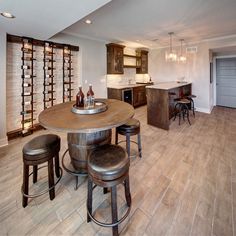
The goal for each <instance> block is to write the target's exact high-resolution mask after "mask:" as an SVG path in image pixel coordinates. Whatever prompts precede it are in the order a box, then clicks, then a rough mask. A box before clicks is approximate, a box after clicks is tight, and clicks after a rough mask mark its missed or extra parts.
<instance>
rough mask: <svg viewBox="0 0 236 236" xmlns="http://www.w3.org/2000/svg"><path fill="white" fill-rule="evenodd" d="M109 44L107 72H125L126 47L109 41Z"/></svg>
mask: <svg viewBox="0 0 236 236" xmlns="http://www.w3.org/2000/svg"><path fill="white" fill-rule="evenodd" d="M106 46H107V74H123V73H124V57H123V55H124V47H125V46H122V45H118V44H114V43H109V44H107V45H106Z"/></svg>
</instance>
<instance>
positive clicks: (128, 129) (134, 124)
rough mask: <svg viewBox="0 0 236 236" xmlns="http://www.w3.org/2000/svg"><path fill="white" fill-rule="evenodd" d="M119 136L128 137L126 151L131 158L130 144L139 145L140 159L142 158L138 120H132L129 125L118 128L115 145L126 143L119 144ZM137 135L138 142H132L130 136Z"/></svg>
mask: <svg viewBox="0 0 236 236" xmlns="http://www.w3.org/2000/svg"><path fill="white" fill-rule="evenodd" d="M118 134H120V135H125V137H126V141H125V142H126V151H127V153H128V156H129V157H130V142H132V143H135V144H137V145H138V153H139V157H140V158H142V146H141V135H140V122H139V120H137V119H134V118H131V119H129V120H128V122H127V123H125V124H124V125H121V126H119V127H117V128H116V135H115V144H119V143H121V142H124V141H120V142H118ZM133 135H137V142H135V141H131V140H130V136H133Z"/></svg>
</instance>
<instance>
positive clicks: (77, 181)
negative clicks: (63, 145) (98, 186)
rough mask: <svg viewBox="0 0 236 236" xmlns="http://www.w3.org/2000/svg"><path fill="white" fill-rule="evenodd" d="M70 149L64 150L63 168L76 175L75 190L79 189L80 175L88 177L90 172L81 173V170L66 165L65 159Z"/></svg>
mask: <svg viewBox="0 0 236 236" xmlns="http://www.w3.org/2000/svg"><path fill="white" fill-rule="evenodd" d="M68 151H69V150H68V149H67V150H66V151H65V152H64V154H63V156H62V167H63V169H64V170H65V171H66V172H67V173H69V174H70V175H73V176H75V177H76V183H75V190H77V189H78V187H79V177H80V176H83V177H86V176H88V174H87V173H81V172H79V171H77V170H75V169H74V168H73V169H70V168H68V167H66V165H65V163H64V159H65V156H66V154H67V152H68Z"/></svg>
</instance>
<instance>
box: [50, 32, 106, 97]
mask: <svg viewBox="0 0 236 236" xmlns="http://www.w3.org/2000/svg"><path fill="white" fill-rule="evenodd" d="M50 40H51V41H53V42H59V43H67V44H72V45H76V46H79V53H78V55H79V60H78V61H79V69H78V71H79V75H78V76H77V77H76V76H75V77H74V78H77V79H79V83H81V85H82V86H83V92H84V93H87V90H88V85H89V84H90V83H91V84H92V85H93V91H94V93H95V97H100V98H101V97H103V98H104V97H106V96H107V92H106V46H105V42H100V41H95V40H90V39H84V38H78V37H75V36H71V35H67V34H62V33H60V34H57V35H55V36H54V37H52V38H51V39H50ZM75 89H76V88H75Z"/></svg>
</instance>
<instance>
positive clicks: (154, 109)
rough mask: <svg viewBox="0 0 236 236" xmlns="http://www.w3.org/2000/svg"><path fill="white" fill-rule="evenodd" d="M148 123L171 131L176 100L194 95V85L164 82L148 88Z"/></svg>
mask: <svg viewBox="0 0 236 236" xmlns="http://www.w3.org/2000/svg"><path fill="white" fill-rule="evenodd" d="M146 93H147V123H148V124H149V125H153V126H156V127H158V128H162V129H165V130H168V129H169V126H170V119H171V118H172V117H173V116H174V106H175V100H176V99H177V98H182V97H184V96H187V95H191V94H192V83H189V82H163V83H157V84H155V85H151V86H146Z"/></svg>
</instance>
